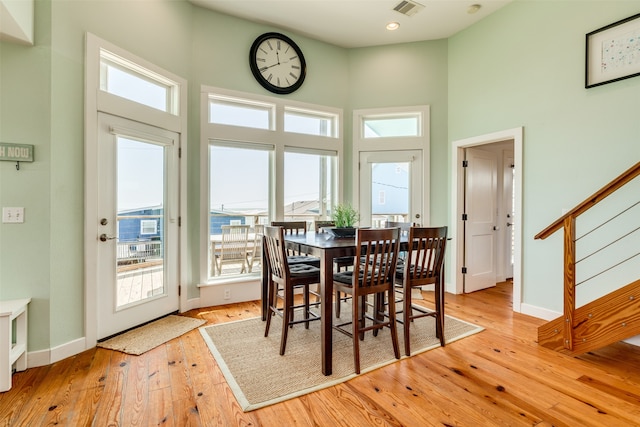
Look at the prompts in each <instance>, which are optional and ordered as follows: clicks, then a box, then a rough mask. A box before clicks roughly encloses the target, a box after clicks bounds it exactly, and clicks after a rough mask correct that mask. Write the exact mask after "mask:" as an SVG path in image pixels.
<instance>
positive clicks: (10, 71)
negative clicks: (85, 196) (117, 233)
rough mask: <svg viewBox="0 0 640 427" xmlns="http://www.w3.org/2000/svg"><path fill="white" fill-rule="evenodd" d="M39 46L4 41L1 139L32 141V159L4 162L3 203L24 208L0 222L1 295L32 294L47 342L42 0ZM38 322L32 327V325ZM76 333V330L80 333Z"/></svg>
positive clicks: (46, 40) (34, 330)
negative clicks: (18, 217) (19, 220)
mask: <svg viewBox="0 0 640 427" xmlns="http://www.w3.org/2000/svg"><path fill="white" fill-rule="evenodd" d="M36 25H37V26H38V31H37V32H36V46H35V47H28V46H24V45H18V44H11V43H1V42H0V141H2V142H9V143H15V144H32V145H34V157H35V161H34V162H33V163H22V164H21V165H20V170H19V171H17V170H16V165H15V163H12V162H0V205H1V206H3V207H4V206H22V207H24V208H25V223H24V224H0V298H2V299H13V298H25V297H31V298H32V301H31V305H30V312H29V322H30V324H29V343H30V345H31V344H32V343H37V346H36V347H35V348H36V349H38V348H48V347H49V342H50V336H49V335H50V334H49V324H50V322H49V319H50V306H49V297H50V294H51V286H50V284H51V283H50V282H51V271H50V268H51V267H50V259H51V247H50V238H49V236H50V230H51V218H50V217H51V206H50V204H51V203H50V198H51V195H50V179H51V161H50V157H51V150H50V143H51V134H50V132H49V128H50V126H51V110H50V101H51V80H50V75H51V49H50V7H49V5H48V4H43V5H40V6H39V14H38V16H37V19H36ZM34 324H35V325H37V327H34V326H33V325H34ZM76 336H77V335H76Z"/></svg>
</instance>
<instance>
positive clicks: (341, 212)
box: [331, 204, 360, 228]
mask: <svg viewBox="0 0 640 427" xmlns="http://www.w3.org/2000/svg"><path fill="white" fill-rule="evenodd" d="M331 219H332V220H333V222H334V223H335V224H336V227H338V228H346V227H348V228H351V227H353V226H354V225H355V223H356V222H358V220H359V219H360V214H359V213H358V211H357V210H355V209H354V208H353V206H351V205H350V204H337V205H336V206H335V207H334V208H333V213H332V214H331Z"/></svg>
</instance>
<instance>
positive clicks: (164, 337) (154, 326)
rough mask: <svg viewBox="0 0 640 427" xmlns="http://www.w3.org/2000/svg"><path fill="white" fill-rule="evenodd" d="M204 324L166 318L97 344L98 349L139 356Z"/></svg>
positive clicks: (184, 319) (189, 318) (183, 319)
mask: <svg viewBox="0 0 640 427" xmlns="http://www.w3.org/2000/svg"><path fill="white" fill-rule="evenodd" d="M204 323H206V321H205V320H202V319H194V318H191V317H185V316H174V315H171V316H166V317H163V318H161V319H158V320H155V321H153V322H151V323H147V324H146V325H143V326H140V327H138V328H135V329H132V330H130V331H128V332H125V333H123V334H120V335H117V336H115V337H113V338H110V339H108V340H106V341H103V342H99V343H98V347H103V348H108V349H111V350H118V351H121V352H123V353H127V354H134V355H136V356H138V355H141V354H142V353H145V352H147V351H149V350H151V349H153V348H156V347H157V346H159V345H161V344H164V343H166V342H167V341H170V340H172V339H174V338H177V337H179V336H181V335H183V334H186V333H187V332H189V331H191V330H192V329H195V328H197V327H199V326H202V325H203V324H204Z"/></svg>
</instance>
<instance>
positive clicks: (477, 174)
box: [464, 148, 498, 292]
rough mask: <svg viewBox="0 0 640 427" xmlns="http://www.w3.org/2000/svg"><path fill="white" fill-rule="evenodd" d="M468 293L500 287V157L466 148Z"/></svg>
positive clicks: (466, 288)
mask: <svg viewBox="0 0 640 427" xmlns="http://www.w3.org/2000/svg"><path fill="white" fill-rule="evenodd" d="M466 161H467V167H466V168H465V213H466V217H467V219H466V221H465V227H464V233H465V251H464V253H465V256H464V258H465V260H464V266H465V267H466V274H465V275H464V290H465V292H474V291H478V290H481V289H486V288H489V287H492V286H495V285H496V244H497V241H496V235H497V233H496V228H497V223H496V221H497V207H498V206H497V191H498V183H497V155H496V154H495V153H493V152H490V151H484V150H481V149H479V148H467V149H466Z"/></svg>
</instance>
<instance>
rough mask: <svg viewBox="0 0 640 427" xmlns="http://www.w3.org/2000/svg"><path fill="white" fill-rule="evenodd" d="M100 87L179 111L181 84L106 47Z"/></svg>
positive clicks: (142, 101) (125, 96)
mask: <svg viewBox="0 0 640 427" xmlns="http://www.w3.org/2000/svg"><path fill="white" fill-rule="evenodd" d="M100 89H101V90H103V91H105V92H108V93H110V94H112V95H117V96H120V97H122V98H125V99H128V100H130V101H134V102H137V103H139V104H142V105H146V106H148V107H151V108H155V109H157V110H160V111H164V112H167V113H170V114H173V115H178V114H179V111H178V110H179V108H178V100H179V95H180V94H179V85H178V83H176V82H174V81H172V80H170V79H167V78H166V77H164V76H162V75H160V74H158V73H155V72H153V71H151V70H148V69H146V68H144V67H141V66H140V65H138V64H135V63H133V62H131V61H129V60H126V59H124V58H122V57H120V56H118V55H116V54H114V53H111V52H109V51H107V50H105V49H100Z"/></svg>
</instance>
